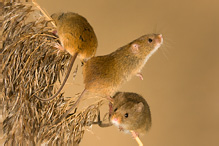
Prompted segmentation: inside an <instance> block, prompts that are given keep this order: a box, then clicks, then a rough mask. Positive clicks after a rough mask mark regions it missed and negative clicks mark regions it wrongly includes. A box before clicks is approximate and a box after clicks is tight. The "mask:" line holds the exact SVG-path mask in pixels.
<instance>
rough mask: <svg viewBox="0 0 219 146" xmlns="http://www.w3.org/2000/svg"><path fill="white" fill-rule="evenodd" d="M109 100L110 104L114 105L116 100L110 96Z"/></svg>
mask: <svg viewBox="0 0 219 146" xmlns="http://www.w3.org/2000/svg"><path fill="white" fill-rule="evenodd" d="M107 99H108V100H109V102H110V103H111V104H113V102H114V99H113V98H112V97H110V96H108V97H107Z"/></svg>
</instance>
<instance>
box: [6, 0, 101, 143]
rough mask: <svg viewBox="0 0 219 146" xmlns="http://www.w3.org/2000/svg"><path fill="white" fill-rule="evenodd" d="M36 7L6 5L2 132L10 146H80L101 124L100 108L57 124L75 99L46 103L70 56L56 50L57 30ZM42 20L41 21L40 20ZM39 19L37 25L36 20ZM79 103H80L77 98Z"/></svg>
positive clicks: (86, 110)
mask: <svg viewBox="0 0 219 146" xmlns="http://www.w3.org/2000/svg"><path fill="white" fill-rule="evenodd" d="M39 13H40V11H39V10H36V9H34V7H33V6H32V5H27V4H22V3H7V4H5V5H4V8H3V14H4V22H3V33H2V37H3V52H2V53H3V59H2V74H3V87H4V88H3V91H2V92H3V113H4V116H5V119H4V122H3V131H4V138H5V144H6V145H40V144H41V143H46V144H48V145H68V144H71V145H72V144H75V145H76V144H79V143H80V141H81V139H82V138H83V134H84V132H85V127H86V126H89V125H91V124H92V122H93V121H94V120H95V119H96V117H97V114H98V110H99V107H100V106H101V103H96V104H91V105H90V106H88V107H87V108H86V109H84V110H82V111H77V112H74V113H72V114H71V115H69V116H68V117H67V118H65V120H63V121H62V122H61V123H58V124H54V123H53V121H54V120H57V119H58V118H59V117H60V116H61V115H62V114H63V113H65V111H66V110H67V108H68V107H69V106H71V104H72V103H73V102H74V101H73V100H72V98H65V97H64V96H63V94H61V95H59V96H58V97H57V98H56V100H52V101H50V102H41V101H39V100H37V99H36V97H40V98H48V97H50V96H51V95H53V94H54V93H55V91H56V87H55V86H54V85H55V83H57V82H61V80H60V77H61V76H62V75H63V74H64V73H65V69H66V68H67V66H68V63H69V60H70V55H69V54H68V53H66V52H59V53H58V49H57V48H54V44H55V43H60V42H59V39H58V37H57V36H56V35H54V33H53V31H54V29H55V27H54V26H53V25H51V23H50V21H48V20H45V17H44V16H43V15H41V16H40V15H39ZM36 14H38V15H37V16H38V17H35V16H36ZM33 18H34V19H33ZM73 99H76V98H73ZM75 110H76V109H75Z"/></svg>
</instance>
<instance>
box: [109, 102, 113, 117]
mask: <svg viewBox="0 0 219 146" xmlns="http://www.w3.org/2000/svg"><path fill="white" fill-rule="evenodd" d="M112 113H113V104H112V103H111V102H109V116H111V115H112Z"/></svg>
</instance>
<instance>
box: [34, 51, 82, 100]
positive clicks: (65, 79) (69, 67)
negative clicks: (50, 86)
mask: <svg viewBox="0 0 219 146" xmlns="http://www.w3.org/2000/svg"><path fill="white" fill-rule="evenodd" d="M77 55H78V53H75V54H74V56H72V57H71V60H70V64H69V65H68V69H67V74H66V75H65V78H64V80H63V82H62V84H61V86H60V88H59V89H58V91H57V92H56V93H55V94H54V95H53V96H52V97H50V98H39V97H37V96H36V98H37V99H39V100H40V101H50V100H52V99H54V98H55V97H56V96H57V95H59V93H60V92H61V91H62V89H63V87H64V85H65V83H66V81H67V80H68V77H69V75H70V73H71V69H72V67H73V64H74V62H75V59H76V57H77Z"/></svg>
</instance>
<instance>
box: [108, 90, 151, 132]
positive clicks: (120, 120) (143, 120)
mask: <svg viewBox="0 0 219 146" xmlns="http://www.w3.org/2000/svg"><path fill="white" fill-rule="evenodd" d="M113 99H114V104H113V105H112V111H110V121H111V123H112V124H114V125H115V126H117V127H118V128H119V129H120V130H122V131H124V132H129V131H134V132H135V134H136V135H137V136H138V135H139V134H144V133H145V132H146V131H148V130H149V129H150V127H151V112H150V109H149V106H148V104H147V102H146V100H145V99H144V98H143V97H142V96H141V95H139V94H136V93H131V92H117V93H116V94H115V96H114V97H113Z"/></svg>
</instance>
